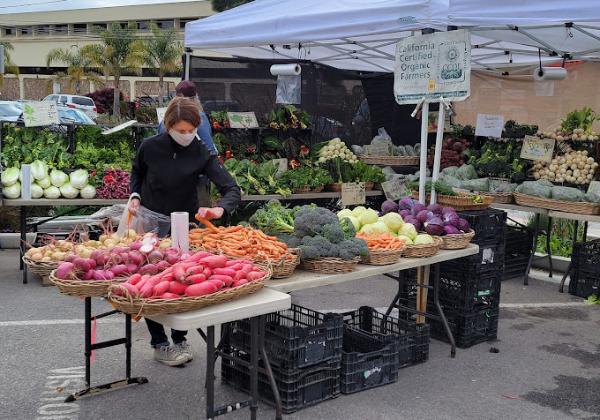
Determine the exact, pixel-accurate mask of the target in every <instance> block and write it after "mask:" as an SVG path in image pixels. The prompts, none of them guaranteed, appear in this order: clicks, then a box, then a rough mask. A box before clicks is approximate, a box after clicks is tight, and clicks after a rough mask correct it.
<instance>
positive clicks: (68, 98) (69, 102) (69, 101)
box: [43, 93, 98, 121]
mask: <svg viewBox="0 0 600 420" xmlns="http://www.w3.org/2000/svg"><path fill="white" fill-rule="evenodd" d="M43 100H44V101H55V102H56V103H58V104H60V105H64V106H68V107H69V108H75V109H79V110H81V111H83V112H85V113H86V115H87V116H88V117H90V118H91V119H92V120H94V121H96V118H97V117H98V108H96V104H95V103H94V100H93V99H92V98H88V97H87V96H79V95H64V94H62V93H54V94H51V95H48V96H46V97H45V98H44V99H43Z"/></svg>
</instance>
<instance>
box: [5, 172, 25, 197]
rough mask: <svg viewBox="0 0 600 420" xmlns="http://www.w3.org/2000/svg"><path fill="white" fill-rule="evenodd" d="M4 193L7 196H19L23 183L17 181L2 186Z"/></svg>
mask: <svg viewBox="0 0 600 420" xmlns="http://www.w3.org/2000/svg"><path fill="white" fill-rule="evenodd" d="M17 171H18V169H17ZM2 194H3V195H4V196H5V197H6V198H19V196H20V195H21V183H20V182H19V181H16V182H15V183H14V184H12V185H9V186H8V187H4V188H2Z"/></svg>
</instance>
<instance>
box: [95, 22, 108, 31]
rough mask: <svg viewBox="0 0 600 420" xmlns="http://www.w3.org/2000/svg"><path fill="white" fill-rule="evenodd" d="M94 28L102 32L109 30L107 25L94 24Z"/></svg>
mask: <svg viewBox="0 0 600 420" xmlns="http://www.w3.org/2000/svg"><path fill="white" fill-rule="evenodd" d="M92 26H93V27H95V28H99V29H100V30H102V29H106V28H107V25H106V23H94V24H92Z"/></svg>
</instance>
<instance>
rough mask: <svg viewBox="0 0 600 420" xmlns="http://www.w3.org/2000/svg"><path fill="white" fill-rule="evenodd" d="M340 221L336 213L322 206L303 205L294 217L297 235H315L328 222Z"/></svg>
mask: <svg viewBox="0 0 600 420" xmlns="http://www.w3.org/2000/svg"><path fill="white" fill-rule="evenodd" d="M334 222H335V223H339V222H338V217H337V216H336V215H335V213H333V212H331V211H329V210H327V209H325V208H322V207H316V208H314V207H309V206H303V207H301V208H300V209H299V210H298V212H296V216H295V217H294V232H295V233H296V235H297V236H300V237H304V236H307V235H308V236H314V235H316V234H318V233H319V231H320V230H321V228H322V227H323V226H325V225H326V224H328V223H334Z"/></svg>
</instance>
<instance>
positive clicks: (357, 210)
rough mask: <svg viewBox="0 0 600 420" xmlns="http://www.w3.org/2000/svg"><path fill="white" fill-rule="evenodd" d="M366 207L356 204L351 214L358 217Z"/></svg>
mask: <svg viewBox="0 0 600 420" xmlns="http://www.w3.org/2000/svg"><path fill="white" fill-rule="evenodd" d="M365 210H367V208H366V207H365V206H356V207H354V209H352V216H354V217H358V216H360V215H361V214H362V213H363V212H364V211H365Z"/></svg>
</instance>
